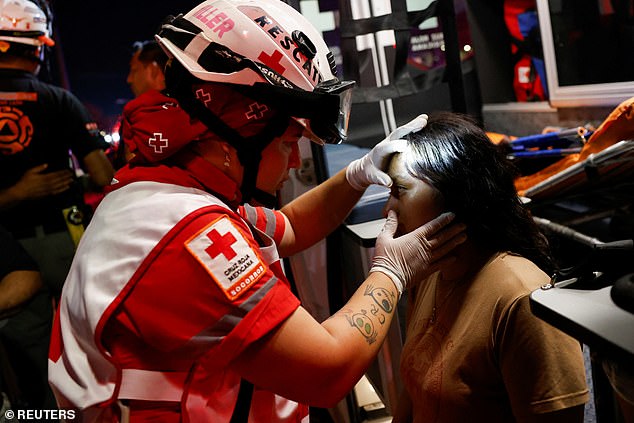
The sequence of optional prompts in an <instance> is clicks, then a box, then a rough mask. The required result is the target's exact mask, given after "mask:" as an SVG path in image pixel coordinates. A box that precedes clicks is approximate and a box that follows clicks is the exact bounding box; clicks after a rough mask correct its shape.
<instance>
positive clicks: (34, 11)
mask: <svg viewBox="0 0 634 423" xmlns="http://www.w3.org/2000/svg"><path fill="white" fill-rule="evenodd" d="M49 24H50V22H49V19H48V18H47V15H46V13H45V12H44V10H43V9H42V8H41V7H39V6H38V5H36V4H35V3H34V2H31V1H28V0H0V43H2V42H3V41H4V42H5V43H18V44H25V45H28V46H34V47H39V46H41V45H43V44H46V45H48V46H52V45H54V44H55V43H54V42H53V40H52V39H51V38H50V36H51V30H50V25H49Z"/></svg>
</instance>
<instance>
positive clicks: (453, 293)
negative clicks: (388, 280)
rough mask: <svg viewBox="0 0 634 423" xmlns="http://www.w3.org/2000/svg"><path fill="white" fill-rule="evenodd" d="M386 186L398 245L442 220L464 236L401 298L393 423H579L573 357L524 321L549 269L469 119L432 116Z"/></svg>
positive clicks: (571, 350)
mask: <svg viewBox="0 0 634 423" xmlns="http://www.w3.org/2000/svg"><path fill="white" fill-rule="evenodd" d="M389 175H390V177H391V178H392V180H393V185H392V188H391V190H392V191H391V196H390V199H389V200H388V203H387V205H386V213H387V211H388V210H393V211H394V212H396V214H397V215H398V221H399V227H398V230H397V235H402V234H405V233H408V232H410V231H412V230H414V229H415V228H417V227H419V226H421V225H422V224H424V223H426V222H427V221H429V220H430V219H431V218H432V217H434V216H436V215H437V214H438V213H441V212H443V211H445V210H451V211H453V212H454V213H455V214H456V216H457V219H459V220H460V221H462V222H464V223H465V224H466V227H467V241H466V242H465V243H464V244H462V245H460V246H458V247H457V248H456V250H455V256H456V258H457V260H456V262H455V265H454V266H453V267H452V268H451V269H445V270H443V271H442V272H439V273H436V274H434V275H432V276H430V277H428V278H426V279H425V280H423V281H421V283H420V284H418V285H416V286H415V287H414V288H413V289H411V290H410V291H409V293H408V296H409V297H408V306H409V308H408V319H407V321H408V326H407V338H406V342H405V346H404V349H403V354H402V357H401V375H402V378H403V382H404V386H405V390H404V391H405V392H404V394H403V398H402V401H401V402H400V403H399V407H398V409H397V413H396V416H395V419H394V422H395V423H402V422H409V421H413V422H457V421H476V420H486V421H494V422H512V421H523V422H531V421H539V422H549V421H558V422H562V421H577V422H582V421H583V411H584V406H583V404H584V403H585V402H587V401H588V399H589V394H588V390H587V387H586V381H585V369H584V363H583V357H582V352H581V346H580V344H579V342H577V341H576V340H574V339H573V338H571V337H568V336H567V335H565V334H564V333H562V332H560V331H558V330H557V329H555V328H553V327H551V326H549V325H548V324H547V323H545V322H543V321H541V320H540V319H538V318H537V317H535V316H533V315H532V313H531V311H530V307H529V301H528V295H529V294H530V292H532V291H533V290H535V289H537V288H539V287H540V286H541V285H543V284H545V283H547V282H548V280H549V277H548V275H547V273H545V272H551V271H552V270H553V263H552V261H551V259H550V256H549V254H548V251H547V242H546V240H545V238H544V237H543V236H542V235H541V233H540V232H539V230H538V228H537V226H536V225H535V223H534V222H533V220H532V218H531V215H530V213H529V211H528V210H527V209H526V208H525V207H524V206H523V205H522V203H521V201H520V199H519V198H518V196H517V193H516V191H515V188H514V185H513V176H514V172H513V167H512V165H511V164H510V163H509V162H508V161H507V160H506V158H505V157H504V155H503V154H502V153H501V152H500V151H498V150H497V149H496V147H495V145H493V144H492V143H491V142H490V141H489V139H488V138H487V136H486V133H485V132H484V131H483V130H482V129H481V128H479V127H478V126H477V125H476V124H475V122H474V121H473V120H472V119H471V118H469V117H467V116H463V115H459V114H455V113H437V114H433V115H431V116H430V117H429V121H428V124H427V126H426V127H424V128H423V129H421V130H420V131H417V132H414V133H411V134H410V135H409V136H408V149H406V150H405V151H404V152H403V153H400V154H396V155H395V156H394V157H393V158H392V161H391V163H390V167H389Z"/></svg>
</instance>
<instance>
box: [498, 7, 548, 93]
mask: <svg viewBox="0 0 634 423" xmlns="http://www.w3.org/2000/svg"><path fill="white" fill-rule="evenodd" d="M536 9H537V3H536V1H535V0H505V1H504V22H505V23H506V27H507V29H508V31H509V33H510V35H511V36H512V37H513V38H515V39H516V40H519V41H523V40H524V35H522V31H521V29H520V25H519V20H518V15H520V14H522V13H525V12H527V11H530V10H536ZM511 53H512V54H514V55H515V54H517V53H518V48H517V46H516V45H515V44H513V43H511ZM513 89H514V91H515V96H516V100H517V101H522V102H523V101H536V100H539V101H544V100H546V93H545V91H544V87H543V83H542V80H541V78H540V76H539V74H538V73H537V70H536V69H535V67H534V65H533V63H532V58H531V56H529V55H528V54H523V55H522V56H521V57H519V58H518V60H517V62H516V63H515V66H514V68H513Z"/></svg>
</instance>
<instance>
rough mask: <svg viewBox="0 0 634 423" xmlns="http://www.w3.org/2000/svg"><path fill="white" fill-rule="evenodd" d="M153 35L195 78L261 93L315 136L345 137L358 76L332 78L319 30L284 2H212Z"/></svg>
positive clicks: (330, 56)
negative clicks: (350, 78)
mask: <svg viewBox="0 0 634 423" xmlns="http://www.w3.org/2000/svg"><path fill="white" fill-rule="evenodd" d="M156 39H157V41H158V42H159V44H160V45H161V46H162V47H163V49H164V50H165V52H166V53H167V54H168V55H169V56H170V58H173V59H175V60H177V61H178V62H179V63H180V64H181V65H182V66H183V67H184V68H185V69H186V70H187V71H188V72H189V73H190V74H191V75H192V76H194V77H195V78H197V79H199V80H202V81H209V82H216V83H225V84H232V85H236V86H241V87H242V88H243V89H244V90H246V92H249V93H256V94H259V95H260V96H261V98H264V99H266V101H268V102H269V103H271V102H272V103H274V104H275V106H276V107H278V108H282V109H285V110H286V111H287V112H288V114H289V116H292V117H294V118H295V119H296V120H297V121H298V122H299V123H301V124H302V125H303V126H304V127H305V128H306V129H307V130H308V135H309V137H310V138H311V139H313V140H315V141H318V142H326V143H338V142H341V141H342V140H343V139H345V138H346V136H347V128H348V118H349V113H350V107H351V94H352V90H351V88H352V87H353V85H354V82H353V81H341V80H339V79H338V78H337V77H336V76H335V69H336V67H335V61H334V56H333V54H332V53H331V52H330V50H329V49H328V46H327V45H326V43H325V42H324V40H323V38H322V37H321V34H320V33H319V32H318V31H317V30H316V29H315V28H314V27H313V26H312V24H311V23H310V22H309V21H308V20H307V19H306V18H305V17H304V16H302V15H301V14H300V13H299V12H298V11H296V10H295V9H294V8H293V7H291V6H289V5H287V4H286V3H284V2H282V1H281V0H207V1H205V2H203V3H201V4H199V5H198V6H196V7H195V8H194V9H192V10H191V11H189V12H188V13H187V14H185V15H179V16H177V17H175V18H172V19H171V20H169V21H167V22H166V23H165V24H164V25H163V26H162V28H161V31H160V32H159V34H158V35H157V36H156Z"/></svg>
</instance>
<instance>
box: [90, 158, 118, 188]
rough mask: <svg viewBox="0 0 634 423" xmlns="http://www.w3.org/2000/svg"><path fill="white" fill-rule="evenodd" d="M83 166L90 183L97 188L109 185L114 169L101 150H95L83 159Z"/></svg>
mask: <svg viewBox="0 0 634 423" xmlns="http://www.w3.org/2000/svg"><path fill="white" fill-rule="evenodd" d="M84 166H85V167H86V170H87V172H88V175H89V176H90V179H91V180H92V182H93V183H94V184H95V185H96V186H97V187H99V188H103V187H105V186H106V185H109V184H110V181H112V177H113V176H114V168H113V167H112V164H111V163H110V161H109V160H108V158H107V157H106V155H105V153H104V152H103V151H102V150H95V151H93V152H91V153H88V155H86V157H84Z"/></svg>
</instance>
